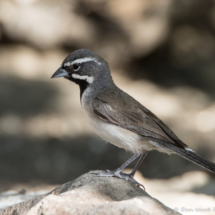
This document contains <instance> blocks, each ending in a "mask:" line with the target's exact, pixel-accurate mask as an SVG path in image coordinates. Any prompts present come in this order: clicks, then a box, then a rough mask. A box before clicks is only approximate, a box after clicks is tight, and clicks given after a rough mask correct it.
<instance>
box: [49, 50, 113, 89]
mask: <svg viewBox="0 0 215 215" xmlns="http://www.w3.org/2000/svg"><path fill="white" fill-rule="evenodd" d="M102 76H103V77H106V76H110V70H109V67H108V64H107V62H106V61H105V60H104V59H103V58H101V57H100V56H99V55H97V54H96V53H94V52H92V51H91V50H89V49H79V50H77V51H74V52H72V53H71V54H69V55H68V56H67V57H66V58H65V60H64V61H63V63H62V65H61V66H60V67H59V69H58V70H57V71H56V72H55V73H54V74H53V75H52V77H51V78H60V77H64V78H66V79H68V80H71V81H73V82H75V83H77V84H79V85H80V84H83V82H85V83H86V84H88V85H89V84H92V83H93V82H94V81H95V80H97V79H99V77H100V78H101V79H102Z"/></svg>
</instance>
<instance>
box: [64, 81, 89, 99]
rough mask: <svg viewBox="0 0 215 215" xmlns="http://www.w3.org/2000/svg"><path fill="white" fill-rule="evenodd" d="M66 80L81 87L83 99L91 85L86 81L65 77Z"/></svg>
mask: <svg viewBox="0 0 215 215" xmlns="http://www.w3.org/2000/svg"><path fill="white" fill-rule="evenodd" d="M65 78H66V79H68V80H70V81H72V82H74V83H76V84H78V85H79V87H80V99H81V97H82V94H83V93H84V91H85V90H86V89H87V87H88V85H89V83H88V82H87V81H86V80H80V79H75V78H72V77H65Z"/></svg>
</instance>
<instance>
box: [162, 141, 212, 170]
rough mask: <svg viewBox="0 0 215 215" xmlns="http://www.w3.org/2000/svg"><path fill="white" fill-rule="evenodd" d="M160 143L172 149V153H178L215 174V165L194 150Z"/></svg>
mask: <svg viewBox="0 0 215 215" xmlns="http://www.w3.org/2000/svg"><path fill="white" fill-rule="evenodd" d="M159 143H160V144H161V145H162V146H163V147H165V148H168V149H170V150H171V151H173V152H175V153H177V154H178V155H180V156H181V157H183V158H185V159H187V160H189V161H192V162H193V163H195V164H197V165H199V166H201V167H203V168H205V169H207V170H209V171H211V172H214V173H215V163H213V162H211V161H209V160H206V159H204V158H202V157H200V156H199V155H198V154H197V153H196V152H193V151H192V150H189V149H186V148H185V149H183V148H179V147H178V146H175V145H173V144H170V143H166V142H163V141H162V142H160V141H159Z"/></svg>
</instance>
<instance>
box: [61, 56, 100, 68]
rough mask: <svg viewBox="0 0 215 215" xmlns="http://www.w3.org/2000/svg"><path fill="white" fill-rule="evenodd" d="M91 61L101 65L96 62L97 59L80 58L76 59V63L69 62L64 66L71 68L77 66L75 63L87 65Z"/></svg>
mask: <svg viewBox="0 0 215 215" xmlns="http://www.w3.org/2000/svg"><path fill="white" fill-rule="evenodd" d="M89 61H94V62H96V63H97V64H99V65H101V63H100V62H98V61H97V60H96V58H92V57H85V58H79V59H76V60H74V61H70V62H67V63H65V64H64V66H71V65H73V64H75V63H85V62H89Z"/></svg>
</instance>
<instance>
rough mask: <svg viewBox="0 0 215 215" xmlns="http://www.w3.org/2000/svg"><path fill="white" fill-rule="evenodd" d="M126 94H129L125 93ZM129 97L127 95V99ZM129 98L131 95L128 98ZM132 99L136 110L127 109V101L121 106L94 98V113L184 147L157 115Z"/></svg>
mask: <svg viewBox="0 0 215 215" xmlns="http://www.w3.org/2000/svg"><path fill="white" fill-rule="evenodd" d="M126 96H129V95H127V94H126ZM129 97H130V96H129ZM129 97H127V99H128V98H129ZM131 98H132V97H130V98H129V99H131ZM132 100H133V105H134V106H135V110H136V112H133V111H131V110H130V109H129V106H128V105H127V104H128V103H127V102H124V106H123V107H121V106H118V105H113V103H111V102H106V101H104V100H103V99H102V98H96V99H95V100H94V107H93V108H94V114H95V115H97V116H98V117H99V118H101V119H102V120H105V121H107V122H109V123H113V124H115V125H118V126H120V127H122V128H125V129H128V130H130V131H133V132H135V133H137V134H139V135H142V136H145V137H151V138H155V139H161V140H164V141H167V142H169V143H172V144H174V145H177V146H178V147H180V148H185V147H186V146H187V145H186V144H184V143H183V142H182V141H181V140H179V138H178V137H177V136H176V135H175V134H174V132H173V131H171V130H170V129H169V128H168V127H167V126H166V125H165V124H164V123H163V122H162V121H161V120H160V119H159V118H158V117H157V116H155V115H154V114H153V113H152V112H151V111H149V110H148V109H147V108H145V107H144V106H142V105H140V104H139V103H137V101H136V100H134V99H133V98H132ZM129 105H130V103H129ZM126 106H128V107H126Z"/></svg>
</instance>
